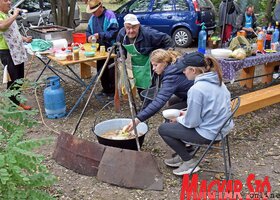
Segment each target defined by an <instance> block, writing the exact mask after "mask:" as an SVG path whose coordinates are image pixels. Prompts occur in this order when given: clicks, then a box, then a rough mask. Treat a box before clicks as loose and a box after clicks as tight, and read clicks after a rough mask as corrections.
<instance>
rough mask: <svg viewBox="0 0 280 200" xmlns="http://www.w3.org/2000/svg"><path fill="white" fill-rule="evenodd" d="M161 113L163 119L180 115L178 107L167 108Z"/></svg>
mask: <svg viewBox="0 0 280 200" xmlns="http://www.w3.org/2000/svg"><path fill="white" fill-rule="evenodd" d="M162 115H163V117H164V118H165V119H174V118H176V117H179V116H180V110H178V109H167V110H164V111H162Z"/></svg>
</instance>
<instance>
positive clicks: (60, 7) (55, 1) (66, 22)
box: [51, 0, 77, 28]
mask: <svg viewBox="0 0 280 200" xmlns="http://www.w3.org/2000/svg"><path fill="white" fill-rule="evenodd" d="M68 2H69V3H68ZM76 2H77V0H51V9H52V15H53V18H54V22H55V24H57V25H60V26H65V27H69V28H74V27H75V26H74V14H75V6H76Z"/></svg>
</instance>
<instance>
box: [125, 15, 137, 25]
mask: <svg viewBox="0 0 280 200" xmlns="http://www.w3.org/2000/svg"><path fill="white" fill-rule="evenodd" d="M124 24H131V25H136V24H140V22H139V21H138V19H137V17H136V15H133V14H127V15H126V16H124Z"/></svg>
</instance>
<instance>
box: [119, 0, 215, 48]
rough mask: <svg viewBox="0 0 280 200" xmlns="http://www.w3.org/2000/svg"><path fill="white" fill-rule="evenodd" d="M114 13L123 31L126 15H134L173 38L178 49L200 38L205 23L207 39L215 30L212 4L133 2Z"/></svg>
mask: <svg viewBox="0 0 280 200" xmlns="http://www.w3.org/2000/svg"><path fill="white" fill-rule="evenodd" d="M115 13H116V16H117V20H118V22H119V25H120V27H123V18H124V16H125V15H126V14H128V13H132V14H135V15H136V16H137V18H138V20H139V21H140V23H141V24H142V25H147V26H150V27H153V28H155V29H157V30H159V31H161V32H164V33H167V34H168V35H170V36H171V37H172V39H173V40H174V42H175V44H176V46H178V47H188V46H189V45H190V44H191V43H192V41H193V39H195V38H197V37H198V33H199V31H200V29H201V23H202V22H204V23H205V25H206V29H207V33H208V35H210V34H212V33H213V32H214V30H215V28H216V22H215V9H214V6H213V4H212V3H211V1H210V0H132V1H129V2H127V3H126V4H124V5H123V6H121V7H120V8H118V9H117V10H116V11H115Z"/></svg>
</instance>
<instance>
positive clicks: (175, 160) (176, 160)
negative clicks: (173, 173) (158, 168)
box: [164, 154, 183, 167]
mask: <svg viewBox="0 0 280 200" xmlns="http://www.w3.org/2000/svg"><path fill="white" fill-rule="evenodd" d="M164 163H165V164H166V165H167V166H169V167H179V166H180V165H181V164H182V163H183V160H182V158H181V157H180V156H179V155H178V154H177V155H175V156H174V157H172V158H169V159H165V160H164Z"/></svg>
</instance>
